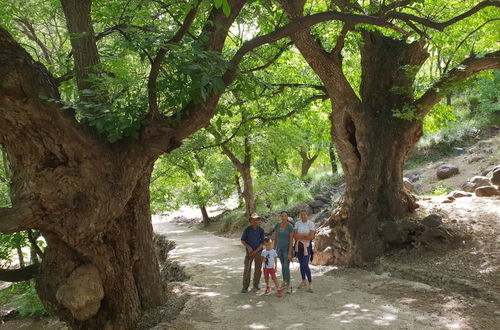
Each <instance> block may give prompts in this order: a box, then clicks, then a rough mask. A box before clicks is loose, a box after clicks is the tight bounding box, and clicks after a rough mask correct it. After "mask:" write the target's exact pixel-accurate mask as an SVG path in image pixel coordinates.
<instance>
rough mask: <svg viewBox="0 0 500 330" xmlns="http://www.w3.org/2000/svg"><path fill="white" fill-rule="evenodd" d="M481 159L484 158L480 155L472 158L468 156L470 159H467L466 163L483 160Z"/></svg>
mask: <svg viewBox="0 0 500 330" xmlns="http://www.w3.org/2000/svg"><path fill="white" fill-rule="evenodd" d="M483 159H484V157H481V156H474V157H472V158H470V159H469V161H468V163H469V164H470V163H475V162H478V161H480V160H483Z"/></svg>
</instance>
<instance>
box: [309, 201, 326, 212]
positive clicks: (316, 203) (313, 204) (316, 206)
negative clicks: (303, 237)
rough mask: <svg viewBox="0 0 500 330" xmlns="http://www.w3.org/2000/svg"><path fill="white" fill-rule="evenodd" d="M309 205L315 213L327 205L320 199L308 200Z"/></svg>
mask: <svg viewBox="0 0 500 330" xmlns="http://www.w3.org/2000/svg"><path fill="white" fill-rule="evenodd" d="M309 206H310V207H311V209H312V210H313V212H314V213H317V212H318V210H319V209H321V208H323V207H325V206H327V204H326V203H325V202H323V201H320V200H315V201H314V202H310V203H309Z"/></svg>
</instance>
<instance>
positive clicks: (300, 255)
mask: <svg viewBox="0 0 500 330" xmlns="http://www.w3.org/2000/svg"><path fill="white" fill-rule="evenodd" d="M280 217H281V222H280V223H277V224H276V225H275V227H274V239H272V238H270V237H267V238H266V237H265V235H264V229H262V227H260V220H261V219H260V217H259V216H258V215H257V214H252V215H251V216H250V219H249V221H250V225H249V226H248V227H246V228H245V230H244V231H243V234H242V235H241V243H242V244H243V246H244V247H245V249H246V254H245V267H244V270H243V288H242V289H241V292H242V293H246V292H248V288H249V286H250V277H251V272H252V264H254V276H253V288H254V290H260V286H259V284H260V278H261V274H262V269H263V271H264V279H265V281H266V291H265V293H266V294H270V293H271V288H270V286H269V278H271V279H272V280H273V282H274V284H275V286H276V291H277V295H278V297H281V296H283V291H285V292H287V293H291V285H290V262H291V261H292V259H293V257H294V256H296V257H297V259H298V261H299V264H300V275H301V277H302V281H301V283H300V284H299V285H298V288H299V289H303V288H307V291H309V292H313V289H312V277H311V270H310V268H309V261H310V260H311V257H312V254H313V250H312V244H311V242H312V240H313V239H314V235H315V233H316V231H315V228H314V222H312V221H310V220H309V219H308V214H307V211H306V210H301V211H300V220H299V221H297V222H296V223H295V224H293V223H291V221H290V219H291V218H290V217H289V215H288V213H287V212H286V211H283V212H281V214H280ZM277 259H279V260H280V263H281V271H282V276H283V283H282V284H281V286H280V285H279V283H278V280H277V278H276V271H277V265H278V263H277ZM306 280H307V282H306Z"/></svg>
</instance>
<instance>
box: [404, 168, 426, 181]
mask: <svg viewBox="0 0 500 330" xmlns="http://www.w3.org/2000/svg"><path fill="white" fill-rule="evenodd" d="M421 175H422V171H419V170H415V171H410V172H407V173H406V174H405V175H404V176H405V177H406V178H408V180H410V181H411V182H416V181H418V180H420V176H421Z"/></svg>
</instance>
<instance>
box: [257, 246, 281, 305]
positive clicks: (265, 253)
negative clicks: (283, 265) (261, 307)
mask: <svg viewBox="0 0 500 330" xmlns="http://www.w3.org/2000/svg"><path fill="white" fill-rule="evenodd" d="M264 247H265V249H264V250H262V253H261V255H262V266H263V268H264V279H265V280H266V295H268V294H270V293H271V288H270V287H269V276H271V279H272V280H273V282H274V285H275V286H276V290H277V295H278V297H282V296H283V290H281V288H280V287H279V284H278V279H277V278H276V267H277V265H278V263H277V258H278V254H277V253H276V250H275V249H273V240H272V239H270V238H266V239H264Z"/></svg>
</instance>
